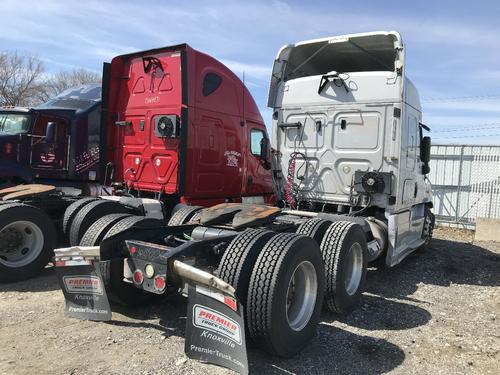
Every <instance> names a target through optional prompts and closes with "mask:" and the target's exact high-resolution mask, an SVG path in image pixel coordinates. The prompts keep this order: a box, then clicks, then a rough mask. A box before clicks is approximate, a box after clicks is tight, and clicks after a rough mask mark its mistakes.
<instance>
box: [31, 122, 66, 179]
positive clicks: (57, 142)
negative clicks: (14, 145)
mask: <svg viewBox="0 0 500 375" xmlns="http://www.w3.org/2000/svg"><path fill="white" fill-rule="evenodd" d="M49 122H53V123H55V124H56V131H55V138H54V142H47V141H46V140H45V135H46V132H47V125H48V123H49ZM68 129H69V122H68V121H67V120H66V119H63V118H60V117H52V116H46V115H41V116H39V117H38V118H37V119H36V120H35V124H34V128H33V131H32V132H31V134H30V136H31V147H30V149H31V150H30V165H31V167H32V168H33V169H36V170H38V171H37V172H36V175H37V177H41V178H44V177H45V178H65V177H66V175H67V172H68V139H69V134H68Z"/></svg>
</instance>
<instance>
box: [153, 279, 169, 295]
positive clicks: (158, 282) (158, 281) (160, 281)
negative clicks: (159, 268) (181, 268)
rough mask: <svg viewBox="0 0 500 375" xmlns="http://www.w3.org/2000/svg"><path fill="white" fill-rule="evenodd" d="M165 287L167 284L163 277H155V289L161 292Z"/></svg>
mask: <svg viewBox="0 0 500 375" xmlns="http://www.w3.org/2000/svg"><path fill="white" fill-rule="evenodd" d="M166 286H167V282H166V280H165V277H163V276H156V277H155V289H156V290H157V291H159V292H162V291H164V290H165V287H166Z"/></svg>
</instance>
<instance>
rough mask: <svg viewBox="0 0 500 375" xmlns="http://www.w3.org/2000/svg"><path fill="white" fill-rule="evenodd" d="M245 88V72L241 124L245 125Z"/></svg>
mask: <svg viewBox="0 0 500 375" xmlns="http://www.w3.org/2000/svg"><path fill="white" fill-rule="evenodd" d="M246 89H247V87H246V85H245V71H243V124H242V125H246V123H247V118H246V117H245V91H246Z"/></svg>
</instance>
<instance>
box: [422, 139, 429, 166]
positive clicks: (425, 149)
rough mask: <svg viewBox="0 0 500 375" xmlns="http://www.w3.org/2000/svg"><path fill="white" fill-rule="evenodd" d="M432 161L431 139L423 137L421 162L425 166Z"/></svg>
mask: <svg viewBox="0 0 500 375" xmlns="http://www.w3.org/2000/svg"><path fill="white" fill-rule="evenodd" d="M430 160H431V137H423V138H422V140H421V141H420V161H421V162H422V163H424V164H427V163H429V161H430Z"/></svg>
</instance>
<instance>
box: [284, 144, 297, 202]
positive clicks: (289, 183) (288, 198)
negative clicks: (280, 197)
mask: <svg viewBox="0 0 500 375" xmlns="http://www.w3.org/2000/svg"><path fill="white" fill-rule="evenodd" d="M296 160H297V153H295V152H294V153H293V154H291V155H290V162H289V163H288V173H287V176H286V185H285V202H286V203H287V204H288V205H289V206H290V208H293V209H295V208H296V207H295V198H294V196H293V179H294V176H295V163H296Z"/></svg>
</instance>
